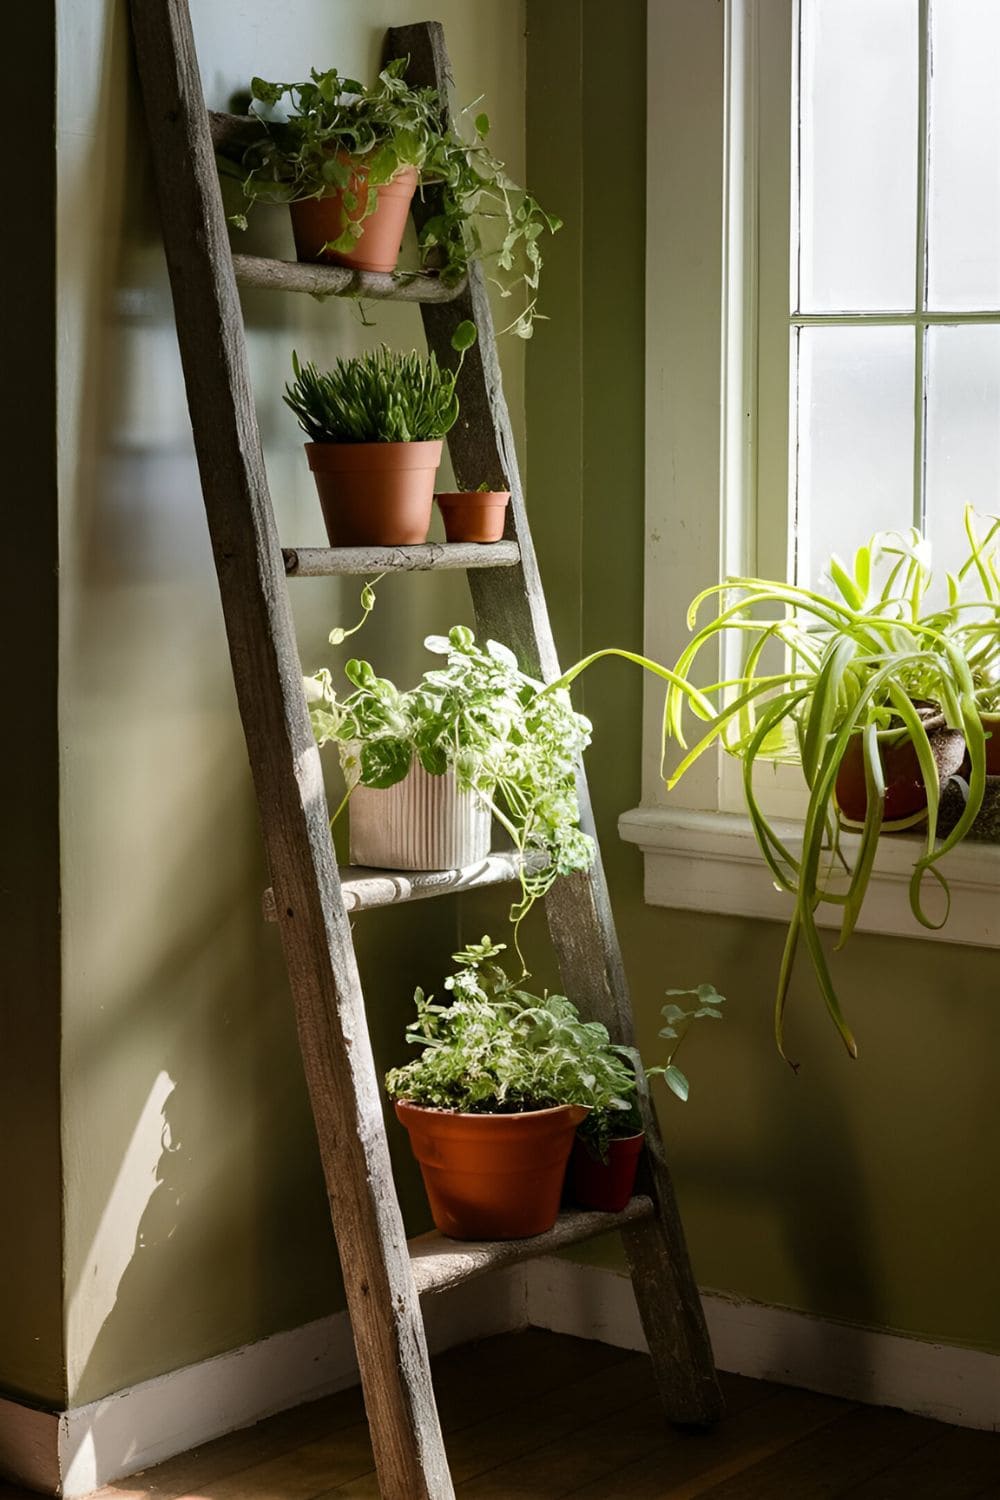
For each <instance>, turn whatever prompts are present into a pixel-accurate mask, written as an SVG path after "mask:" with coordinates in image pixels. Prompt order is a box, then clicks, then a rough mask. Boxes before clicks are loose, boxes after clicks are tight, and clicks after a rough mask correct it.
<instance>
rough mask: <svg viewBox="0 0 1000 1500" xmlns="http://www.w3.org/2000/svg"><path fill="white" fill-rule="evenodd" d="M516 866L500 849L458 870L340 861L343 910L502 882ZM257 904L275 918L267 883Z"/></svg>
mask: <svg viewBox="0 0 1000 1500" xmlns="http://www.w3.org/2000/svg"><path fill="white" fill-rule="evenodd" d="M533 863H534V862H533ZM520 867H521V861H520V857H519V856H518V855H517V854H513V853H509V854H508V853H504V852H500V853H495V854H491V855H489V856H488V857H487V858H486V859H484V860H481V861H480V862H479V864H477V865H466V866H465V867H464V869H461V870H370V869H367V868H365V867H364V866H363V865H341V867H340V881H341V890H342V891H343V895H344V905H345V907H346V908H347V910H348V911H368V910H369V909H370V908H372V907H376V906H396V905H397V904H398V903H400V902H402V901H421V900H424V899H425V898H426V897H428V896H445V895H447V894H448V893H449V892H455V891H473V890H476V889H478V887H479V886H484V885H503V884H504V883H505V882H507V881H510V880H516V879H517V877H518V872H519V870H520ZM261 906H262V908H263V912H264V920H265V921H267V922H276V921H277V920H278V916H277V911H276V908H275V902H274V891H273V890H272V889H271V887H270V886H268V888H267V890H266V891H265V892H264V894H263V896H262V897H261Z"/></svg>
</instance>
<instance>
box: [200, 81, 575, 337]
mask: <svg viewBox="0 0 1000 1500" xmlns="http://www.w3.org/2000/svg"><path fill="white" fill-rule="evenodd" d="M406 63H407V59H406V58H399V59H397V60H395V61H394V62H391V63H389V64H388V65H387V66H386V67H385V68H383V70H382V72H381V73H380V74H379V76H378V80H377V82H376V83H375V84H373V85H372V86H371V87H368V86H366V85H365V84H363V83H361V82H359V81H358V80H357V79H355V78H346V77H344V76H343V75H342V74H341V73H340V72H339V71H338V70H337V69H336V68H328V69H327V70H325V71H324V72H318V71H317V70H316V69H313V70H312V71H311V73H310V76H309V78H308V79H306V80H304V81H302V82H299V83H269V82H267V81H266V80H265V79H263V78H255V79H254V80H253V81H252V83H251V88H250V92H251V102H250V109H251V112H252V114H253V116H254V118H255V120H257V121H259V123H260V132H261V133H260V136H259V138H258V139H257V140H255V141H253V142H252V143H251V145H250V146H249V147H248V148H246V149H245V150H243V151H242V152H241V155H240V159H239V161H238V162H236V163H233V162H231V161H229V160H228V159H227V158H225V157H222V158H220V168H221V170H222V171H223V172H224V173H226V174H227V175H234V174H238V175H239V177H240V180H241V182H242V187H243V194H244V199H245V210H244V212H242V213H237V214H234V215H233V216H232V219H231V222H232V223H234V224H235V225H236V226H237V227H239V228H244V229H245V228H246V209H249V208H250V207H251V206H252V205H253V204H254V203H257V202H263V203H287V204H289V206H290V208H291V213H292V226H293V231H294V235H295V245H296V253H297V254H298V257H299V259H300V260H328V261H334V262H337V263H339V264H343V265H349V266H353V267H355V268H357V269H359V270H366V271H382V272H388V271H393V270H394V269H395V266H396V262H397V259H398V256H399V250H400V241H401V240H402V237H403V229H404V227H405V223H406V216H407V213H408V210H409V206H410V200H411V199H412V197H413V194H414V191H415V190H416V189H417V188H418V187H419V189H420V191H421V193H423V192H424V191H425V189H428V188H432V189H434V190H435V194H436V197H435V202H434V206H433V211H432V212H431V213H430V214H429V215H428V216H427V217H426V218H425V219H424V220H423V222H422V224H421V226H420V228H419V231H418V244H419V253H420V266H421V269H422V270H423V271H432V272H434V273H435V274H437V275H438V276H440V278H441V279H442V280H443V281H444V282H446V283H447V284H449V285H455V284H457V283H458V282H459V281H461V279H462V277H463V276H464V275H465V272H466V269H467V266H468V263H469V260H470V258H471V257H473V256H479V257H483V258H486V257H488V258H489V259H490V260H491V261H493V262H494V266H493V275H494V278H495V279H496V280H497V283H498V285H499V286H500V290H501V295H503V296H504V297H510V296H513V295H515V294H520V295H521V298H522V306H521V308H520V310H519V312H518V313H517V316H516V317H515V318H514V320H513V322H512V324H511V325H510V326H511V329H512V330H513V331H514V332H516V333H518V334H520V335H521V336H522V337H525V338H527V337H530V334H531V329H532V322H533V320H534V317H535V306H536V298H537V291H538V280H539V275H540V273H541V269H542V252H541V246H540V240H541V236H542V235H543V234H545V233H549V234H551V233H554V232H555V231H556V230H557V229H558V228H559V227H560V222H559V220H558V219H556V218H554V217H553V216H552V215H551V214H548V213H546V212H545V210H544V209H543V208H542V207H541V205H540V204H539V203H538V202H537V201H536V199H534V198H533V197H532V196H531V194H530V193H528V192H526V191H525V189H524V188H521V187H518V185H517V184H516V183H515V182H513V181H512V180H511V178H510V177H508V175H507V172H506V169H505V167H504V164H503V162H502V161H500V160H499V158H498V157H497V156H495V155H494V153H493V152H492V151H491V149H490V147H489V145H488V144H487V137H488V135H489V131H490V121H489V116H488V115H486V114H484V113H482V112H480V113H478V114H476V115H475V117H474V119H472V120H471V121H469V120H468V112H466V111H463V112H462V114H461V115H460V116H459V117H458V122H457V124H449V125H447V126H445V125H443V124H442V117H443V113H444V111H443V103H442V100H441V99H440V97H439V95H438V93H437V91H436V90H435V89H433V88H411V87H410V85H409V84H407V83H406V81H405V79H404V78H403V73H404V72H405V69H406ZM459 127H461V129H465V130H466V131H467V135H463V134H462V133H461V129H460V128H459Z"/></svg>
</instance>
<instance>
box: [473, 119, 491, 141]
mask: <svg viewBox="0 0 1000 1500" xmlns="http://www.w3.org/2000/svg"><path fill="white" fill-rule="evenodd" d="M489 133H490V117H489V115H487V114H479V115H477V116H476V134H477V135H481V136H487V135H489Z"/></svg>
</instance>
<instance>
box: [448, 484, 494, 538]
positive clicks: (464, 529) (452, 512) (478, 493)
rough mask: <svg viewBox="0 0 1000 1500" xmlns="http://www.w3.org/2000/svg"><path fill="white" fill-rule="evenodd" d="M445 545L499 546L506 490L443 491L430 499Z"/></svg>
mask: <svg viewBox="0 0 1000 1500" xmlns="http://www.w3.org/2000/svg"><path fill="white" fill-rule="evenodd" d="M434 498H435V500H436V501H437V503H438V506H439V507H440V510H441V515H442V517H443V519H444V534H445V536H446V537H447V538H448V540H449V542H499V541H500V540H501V538H502V537H503V527H504V520H505V519H506V515H507V504H508V502H509V500H510V490H446V491H443V492H442V493H440V494H437V495H435V496H434Z"/></svg>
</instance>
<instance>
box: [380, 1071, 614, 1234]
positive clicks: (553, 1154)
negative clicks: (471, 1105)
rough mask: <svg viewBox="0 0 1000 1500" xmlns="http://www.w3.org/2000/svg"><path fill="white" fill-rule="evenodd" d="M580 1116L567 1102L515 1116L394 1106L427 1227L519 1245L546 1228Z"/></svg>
mask: <svg viewBox="0 0 1000 1500" xmlns="http://www.w3.org/2000/svg"><path fill="white" fill-rule="evenodd" d="M586 1113H587V1111H586V1110H585V1109H583V1108H581V1107H580V1106H578V1105H575V1104H561V1105H559V1106H557V1107H556V1108H555V1109H538V1110H531V1111H529V1112H528V1113H526V1114H522V1115H469V1114H462V1113H461V1112H459V1111H457V1110H447V1109H426V1108H424V1107H423V1106H422V1105H417V1104H407V1103H406V1102H405V1101H402V1100H401V1101H399V1102H398V1103H397V1105H396V1114H397V1115H398V1117H399V1119H400V1120H401V1121H402V1123H403V1124H404V1125H405V1127H406V1129H407V1130H408V1131H409V1134H410V1145H411V1147H412V1149H413V1154H414V1156H415V1157H416V1158H417V1161H418V1162H419V1163H420V1171H421V1174H422V1176H423V1179H424V1187H425V1188H426V1190H427V1197H428V1199H429V1201H430V1205H431V1213H432V1214H433V1216H434V1223H435V1224H436V1225H437V1227H438V1229H439V1230H440V1231H441V1233H442V1234H447V1235H449V1236H450V1237H451V1238H452V1239H455V1240H520V1239H527V1238H528V1237H529V1236H531V1235H535V1234H544V1233H545V1231H546V1230H547V1229H551V1228H552V1226H553V1224H554V1223H555V1221H556V1215H557V1214H558V1212H559V1199H560V1197H561V1194H562V1186H563V1179H564V1177H565V1176H566V1163H567V1162H568V1161H569V1154H570V1151H571V1150H572V1147H573V1136H574V1134H575V1132H576V1127H577V1126H578V1125H579V1124H580V1121H581V1120H582V1119H583V1118H584V1117H585V1115H586Z"/></svg>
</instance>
